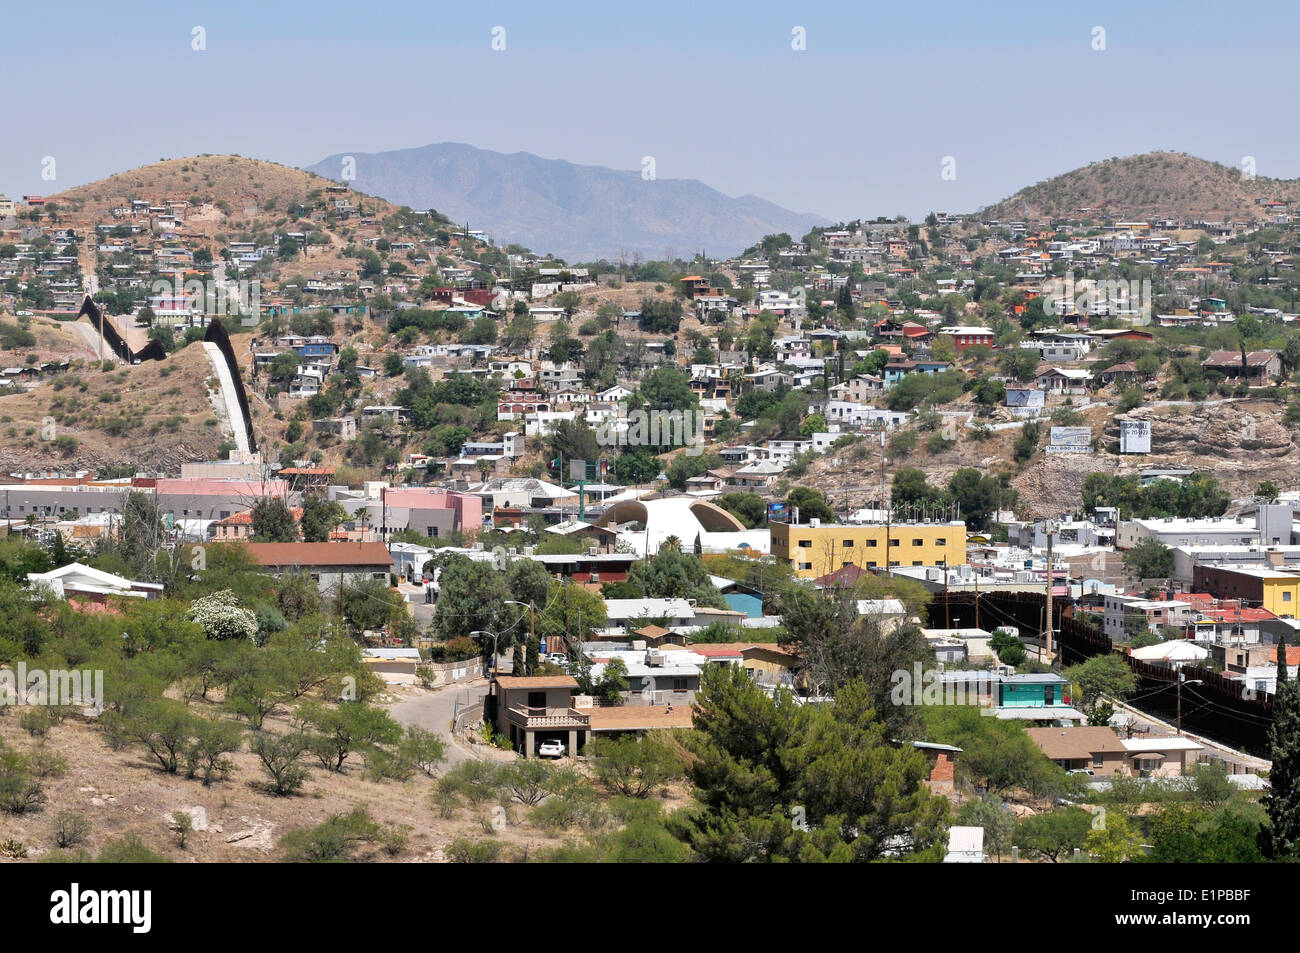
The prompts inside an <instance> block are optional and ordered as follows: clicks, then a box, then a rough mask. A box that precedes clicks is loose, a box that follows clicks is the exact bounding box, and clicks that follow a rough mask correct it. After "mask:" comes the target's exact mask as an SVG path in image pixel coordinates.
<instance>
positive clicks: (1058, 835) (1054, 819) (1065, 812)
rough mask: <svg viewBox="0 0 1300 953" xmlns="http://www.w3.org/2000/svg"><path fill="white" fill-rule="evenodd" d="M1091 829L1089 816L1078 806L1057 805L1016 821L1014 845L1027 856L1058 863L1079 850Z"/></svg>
mask: <svg viewBox="0 0 1300 953" xmlns="http://www.w3.org/2000/svg"><path fill="white" fill-rule="evenodd" d="M1091 830H1092V815H1091V814H1089V813H1088V812H1087V811H1085V810H1084V809H1083V808H1080V807H1061V808H1057V809H1056V810H1054V811H1049V812H1047V813H1046V814H1031V815H1029V816H1028V817H1022V818H1021V819H1020V820H1018V821H1017V822H1016V827H1015V833H1014V834H1013V835H1012V836H1013V837H1014V839H1015V842H1016V845H1017V846H1018V847H1020V848H1021V849H1022V850H1023V851H1025V853H1027V854H1028V855H1029V856H1031V857H1041V858H1042V859H1044V860H1050V861H1051V862H1052V863H1054V864H1055V863H1058V862H1059V861H1060V860H1061V859H1062V858H1063V857H1069V856H1070V855H1071V854H1072V853H1073V852H1074V851H1075V850H1082V849H1083V847H1084V845H1085V844H1086V843H1087V840H1088V834H1089V832H1091Z"/></svg>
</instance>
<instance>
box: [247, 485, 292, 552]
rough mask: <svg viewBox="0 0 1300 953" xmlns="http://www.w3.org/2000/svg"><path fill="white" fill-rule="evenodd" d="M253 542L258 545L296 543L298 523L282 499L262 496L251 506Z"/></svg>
mask: <svg viewBox="0 0 1300 953" xmlns="http://www.w3.org/2000/svg"><path fill="white" fill-rule="evenodd" d="M253 540H254V541H255V542H259V543H295V542H297V541H298V521H297V520H295V519H294V517H293V513H292V512H290V510H289V506H288V504H286V503H285V502H284V499H283V498H282V497H278V496H264V497H262V498H261V499H259V500H258V501H257V502H256V503H254V504H253Z"/></svg>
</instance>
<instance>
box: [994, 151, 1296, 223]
mask: <svg viewBox="0 0 1300 953" xmlns="http://www.w3.org/2000/svg"><path fill="white" fill-rule="evenodd" d="M1269 200H1277V201H1286V202H1298V201H1300V179H1270V178H1265V177H1263V176H1256V177H1254V178H1246V177H1245V176H1243V174H1242V171H1241V169H1239V168H1233V167H1231V166H1226V165H1221V164H1220V163H1218V162H1210V161H1207V160H1205V159H1198V158H1196V157H1195V156H1189V155H1186V154H1184V153H1181V152H1148V153H1144V154H1142V155H1135V156H1126V157H1124V158H1115V159H1105V160H1102V161H1100V162H1093V163H1090V164H1089V165H1086V166H1083V167H1082V168H1079V169H1075V170H1073V171H1071V172H1066V173H1064V174H1063V175H1058V176H1054V177H1052V178H1050V179H1046V180H1045V181H1042V182H1039V183H1037V184H1036V185H1031V186H1029V187H1028V188H1024V189H1021V190H1020V191H1019V192H1017V193H1016V194H1015V195H1013V196H1011V197H1010V198H1008V199H1004V200H1003V201H1001V202H998V203H997V204H995V205H991V206H989V207H988V208H986V209H984V210H983V212H982V214H983V215H984V216H985V217H987V218H991V219H998V220H1034V221H1036V220H1041V219H1055V218H1078V217H1080V210H1081V209H1091V210H1092V211H1093V215H1092V216H1091V217H1093V218H1102V217H1105V218H1111V219H1138V220H1146V219H1151V218H1156V219H1164V218H1172V219H1187V220H1198V219H1203V220H1206V221H1226V220H1232V221H1238V222H1240V221H1251V220H1256V219H1265V218H1268V217H1270V216H1268V215H1267V211H1266V209H1264V207H1263V206H1262V205H1261V204H1260V203H1261V202H1264V201H1269Z"/></svg>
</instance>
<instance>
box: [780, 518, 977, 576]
mask: <svg viewBox="0 0 1300 953" xmlns="http://www.w3.org/2000/svg"><path fill="white" fill-rule="evenodd" d="M887 529H888V537H889V542H888V547H886V541H885V537H886V531H887ZM771 531H772V555H773V556H774V557H775V558H776V559H780V560H784V561H785V562H788V563H789V564H790V565H791V566H792V567H793V568H794V574H795V575H796V576H798V577H799V578H800V579H816V578H817V577H818V576H824V575H826V574H827V573H831V572H834V571H835V570H837V569H842V568H843V567H845V566H849V565H853V566H858V567H859V568H862V569H883V568H884V566H885V560H886V556H885V550H886V548H888V550H889V556H888V561H889V565H890V566H891V567H895V568H896V567H899V566H942V565H948V566H960V565H962V564H963V563H965V562H966V524H965V523H963V522H961V521H956V522H952V523H895V524H894V525H893V526H891V527H888V528H887V527H886V526H885V525H884V524H879V523H876V524H869V525H868V524H857V523H854V524H834V523H830V524H826V523H823V524H821V525H818V526H813V525H812V524H806V525H805V524H799V525H795V526H792V525H790V524H789V523H772V524H771Z"/></svg>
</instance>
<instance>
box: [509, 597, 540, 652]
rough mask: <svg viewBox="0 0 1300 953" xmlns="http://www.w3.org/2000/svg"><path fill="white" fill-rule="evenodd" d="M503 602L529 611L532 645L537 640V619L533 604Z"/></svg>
mask: <svg viewBox="0 0 1300 953" xmlns="http://www.w3.org/2000/svg"><path fill="white" fill-rule="evenodd" d="M502 602H503V603H504V604H505V605H508V606H520V607H521V608H524V609H527V610H528V641H529V643H531V642H532V641H533V639H535V638H537V619H536V616H535V615H534V612H533V604H532V603H531V602H520V601H519V600H518V599H503V600H502ZM517 624H518V623H516V625H517ZM511 628H512V629H513V628H514V626H511Z"/></svg>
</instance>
